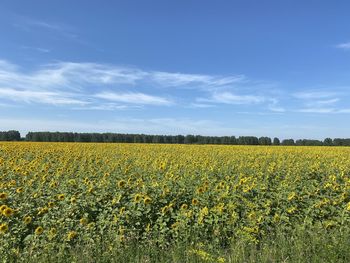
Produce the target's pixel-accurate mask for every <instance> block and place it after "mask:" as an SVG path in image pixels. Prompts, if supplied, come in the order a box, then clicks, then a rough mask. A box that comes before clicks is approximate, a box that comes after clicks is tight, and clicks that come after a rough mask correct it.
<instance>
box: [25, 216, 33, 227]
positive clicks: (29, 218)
mask: <svg viewBox="0 0 350 263" xmlns="http://www.w3.org/2000/svg"><path fill="white" fill-rule="evenodd" d="M23 222H24V223H25V224H26V225H28V224H30V222H32V218H31V217H30V216H26V217H25V218H23Z"/></svg>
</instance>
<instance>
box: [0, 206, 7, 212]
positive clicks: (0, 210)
mask: <svg viewBox="0 0 350 263" xmlns="http://www.w3.org/2000/svg"><path fill="white" fill-rule="evenodd" d="M6 208H7V205H2V206H0V212H1V213H2V212H3V211H4V210H5V209H6Z"/></svg>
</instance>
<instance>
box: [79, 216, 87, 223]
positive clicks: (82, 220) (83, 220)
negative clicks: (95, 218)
mask: <svg viewBox="0 0 350 263" xmlns="http://www.w3.org/2000/svg"><path fill="white" fill-rule="evenodd" d="M79 222H80V224H81V225H86V224H87V223H88V222H89V220H88V219H87V218H86V217H83V218H81V219H80V220H79Z"/></svg>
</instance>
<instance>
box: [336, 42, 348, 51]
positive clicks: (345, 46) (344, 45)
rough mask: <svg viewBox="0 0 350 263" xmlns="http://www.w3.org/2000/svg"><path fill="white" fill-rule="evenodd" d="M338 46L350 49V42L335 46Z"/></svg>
mask: <svg viewBox="0 0 350 263" xmlns="http://www.w3.org/2000/svg"><path fill="white" fill-rule="evenodd" d="M335 47H336V48H340V49H343V50H350V42H345V43H340V44H338V45H336V46H335Z"/></svg>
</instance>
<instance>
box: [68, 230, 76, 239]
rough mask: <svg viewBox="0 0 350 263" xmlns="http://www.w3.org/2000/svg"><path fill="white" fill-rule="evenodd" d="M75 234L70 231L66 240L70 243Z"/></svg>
mask: <svg viewBox="0 0 350 263" xmlns="http://www.w3.org/2000/svg"><path fill="white" fill-rule="evenodd" d="M77 235H78V234H77V232H75V231H70V232H69V233H68V234H67V240H68V241H70V240H72V239H73V238H75V237H76V236H77Z"/></svg>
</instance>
